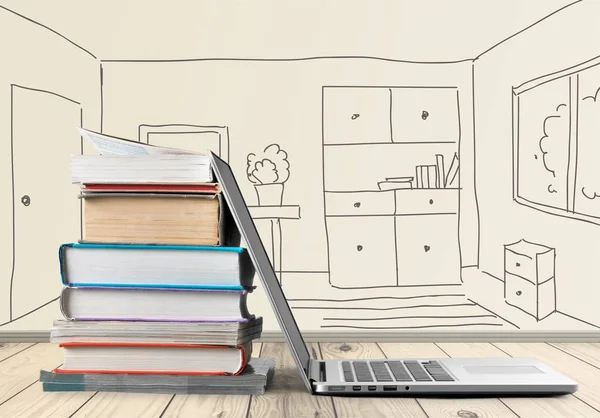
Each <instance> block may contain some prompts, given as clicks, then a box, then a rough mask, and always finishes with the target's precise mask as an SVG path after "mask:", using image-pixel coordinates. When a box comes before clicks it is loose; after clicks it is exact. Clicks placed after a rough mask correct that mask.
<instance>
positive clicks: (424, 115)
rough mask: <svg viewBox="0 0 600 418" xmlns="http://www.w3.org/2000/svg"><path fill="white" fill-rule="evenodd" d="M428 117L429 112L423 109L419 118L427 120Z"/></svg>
mask: <svg viewBox="0 0 600 418" xmlns="http://www.w3.org/2000/svg"><path fill="white" fill-rule="evenodd" d="M428 117H429V112H428V111H426V110H424V111H423V113H421V119H423V120H427V118H428Z"/></svg>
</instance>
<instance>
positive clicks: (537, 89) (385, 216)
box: [0, 0, 600, 333]
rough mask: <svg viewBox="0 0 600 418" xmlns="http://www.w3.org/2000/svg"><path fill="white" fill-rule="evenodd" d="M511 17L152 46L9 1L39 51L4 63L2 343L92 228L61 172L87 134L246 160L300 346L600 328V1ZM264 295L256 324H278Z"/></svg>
mask: <svg viewBox="0 0 600 418" xmlns="http://www.w3.org/2000/svg"><path fill="white" fill-rule="evenodd" d="M509 3H510V2H504V3H502V5H498V8H499V9H503V10H505V12H506V16H507V18H506V19H498V18H495V16H494V19H492V16H490V15H489V12H486V11H485V10H483V9H482V8H481V7H479V6H478V4H477V2H475V1H472V2H466V3H464V5H457V6H453V7H455V8H456V10H454V11H453V12H450V11H448V13H449V14H451V15H452V16H453V19H450V18H448V19H446V20H445V23H444V22H441V21H440V22H438V23H439V24H438V25H436V24H433V23H432V17H431V14H430V13H429V11H427V13H425V11H424V10H422V13H421V14H419V13H416V14H415V15H414V17H413V19H411V20H414V21H415V22H420V23H419V24H413V23H409V22H405V23H403V25H404V26H402V27H398V24H397V21H396V20H395V19H391V18H388V17H387V16H386V17H382V19H381V24H378V25H375V26H373V27H371V26H368V27H365V30H364V36H363V37H362V38H361V41H360V42H358V41H357V40H356V38H355V37H353V36H350V37H347V36H343V35H342V34H343V33H344V31H345V30H348V28H347V27H345V26H344V24H342V23H340V22H335V23H332V25H334V29H336V31H335V33H336V34H337V35H336V36H338V35H339V38H338V37H333V38H328V39H327V40H326V41H324V42H319V43H318V45H314V47H313V46H310V43H306V42H305V41H304V40H302V42H301V43H297V41H298V40H299V37H298V33H300V32H297V33H294V32H293V30H291V32H290V33H287V34H285V36H284V37H273V36H272V32H273V33H275V32H274V31H275V29H274V28H275V27H276V28H277V30H283V27H284V26H286V25H283V24H281V22H280V21H279V20H277V19H274V21H273V25H275V26H273V27H269V25H254V27H252V28H247V29H246V30H248V31H249V33H247V34H246V36H245V37H244V42H245V41H247V40H248V39H257V37H262V36H266V34H268V36H266V37H265V40H264V42H261V43H257V44H256V45H253V46H252V48H254V49H251V51H250V50H246V49H247V48H245V47H241V46H240V45H242V44H243V43H235V44H232V45H227V43H228V42H231V40H232V39H234V38H235V37H236V36H239V33H238V32H236V31H235V30H233V32H232V33H231V36H232V37H231V39H230V38H229V37H228V38H226V39H225V38H223V39H222V40H219V41H215V42H213V41H212V40H209V39H206V42H204V40H205V38H206V37H204V36H203V37H201V38H202V39H203V42H202V43H198V42H197V39H199V37H198V36H185V37H181V38H177V34H176V33H171V34H169V35H164V36H165V39H164V45H168V44H169V43H172V44H173V45H172V46H173V48H168V49H166V50H165V49H161V46H160V45H156V48H154V44H153V43H152V42H150V41H149V40H148V39H150V38H151V37H144V36H137V37H136V36H134V34H136V30H135V28H134V26H135V25H134V22H132V28H131V29H128V30H125V32H130V34H126V33H125V32H123V33H121V36H124V37H125V38H127V39H123V42H122V43H121V42H119V43H118V45H116V46H115V45H113V44H110V42H109V41H110V39H108V38H107V39H104V38H103V37H102V36H100V35H98V34H90V33H89V32H88V31H86V32H81V30H80V29H77V28H76V27H75V26H67V25H66V23H65V22H67V21H71V22H72V21H74V20H75V19H77V13H79V12H76V11H75V9H74V10H73V19H66V20H64V19H63V20H61V19H59V18H57V16H56V15H55V14H52V13H49V12H47V10H46V9H44V7H46V6H45V5H42V4H41V3H40V5H39V6H18V5H17V3H15V4H14V5H13V6H14V7H20V8H22V9H21V11H22V14H17V13H15V12H13V11H11V9H10V8H8V7H4V6H0V35H1V36H3V39H18V40H19V41H18V42H16V41H15V42H9V43H4V44H3V45H2V46H1V47H0V53H2V54H3V58H4V57H6V58H7V59H6V60H3V65H2V66H0V95H1V96H0V98H1V99H2V100H0V129H1V130H0V135H1V137H2V138H3V140H2V141H0V144H3V145H2V146H3V147H4V148H2V150H3V155H4V156H5V158H6V160H5V161H7V162H9V164H0V170H3V171H2V172H1V173H0V192H1V193H2V194H3V196H7V197H9V198H8V199H2V200H1V202H2V205H4V206H0V218H1V222H2V227H3V228H4V227H5V226H6V228H7V230H9V231H10V232H11V233H10V234H2V236H3V238H2V239H4V241H1V245H2V247H1V249H2V254H3V256H2V258H1V262H0V269H2V270H1V271H0V274H2V276H1V277H0V298H1V299H0V326H1V328H0V331H5V330H9V331H14V330H28V331H31V330H47V329H48V328H49V327H50V326H51V323H52V321H53V320H54V319H57V318H60V312H59V311H58V307H57V303H56V298H57V297H58V295H59V290H60V287H61V286H60V278H59V277H58V271H57V269H58V265H57V260H56V251H57V247H58V245H59V244H60V243H61V242H65V241H73V240H77V239H78V238H79V233H80V227H81V225H80V218H79V216H80V212H79V211H80V206H78V205H79V202H77V201H72V202H70V203H69V201H70V200H71V199H76V196H75V191H74V189H73V185H71V184H67V183H65V176H66V171H65V170H66V165H65V164H66V159H67V156H68V155H69V154H71V153H78V152H84V153H88V152H91V150H89V149H87V148H86V147H83V148H82V144H81V142H80V138H79V137H78V136H77V135H75V125H78V124H79V125H83V126H84V127H87V128H90V129H92V130H98V131H101V132H104V133H107V134H111V135H116V136H121V137H125V138H129V139H133V140H138V141H142V142H146V143H151V144H157V145H166V146H175V147H181V148H186V149H192V150H205V149H211V150H213V151H215V152H217V153H218V154H219V155H221V156H222V157H223V158H224V159H225V160H227V161H228V162H229V163H230V164H231V166H232V168H233V171H234V173H235V174H236V177H237V179H238V183H239V185H240V187H241V189H242V193H243V194H244V197H245V199H246V201H247V203H248V205H249V206H250V213H251V215H252V216H253V218H254V219H255V221H256V225H257V228H258V229H259V233H260V236H261V239H262V240H263V242H264V244H265V247H266V248H267V252H268V254H269V257H270V259H271V262H272V264H273V267H274V270H275V272H276V274H277V276H278V278H279V281H280V284H281V285H282V287H283V290H284V292H285V295H286V297H287V298H288V301H289V303H290V305H291V306H292V309H293V311H294V313H295V315H296V319H297V322H298V324H299V325H300V326H301V328H302V330H303V331H321V332H327V333H330V332H348V331H354V332H361V333H369V332H390V333H397V332H401V331H411V330H412V331H414V330H430V331H448V332H468V331H486V332H487V331H490V330H499V331H502V330H521V331H533V330H543V331H557V330H558V331H563V330H597V329H598V328H600V313H598V310H597V309H595V308H596V304H597V301H596V299H595V296H596V295H597V294H599V293H600V281H598V280H595V278H596V277H598V276H600V269H599V268H598V265H597V263H596V260H597V255H598V250H599V249H600V229H599V228H600V206H599V205H600V197H599V195H600V184H599V182H598V180H597V179H598V178H599V176H600V173H599V171H598V170H599V169H598V165H597V164H596V163H595V162H596V161H597V156H598V153H599V152H600V148H599V145H598V144H599V141H598V140H597V139H598V135H600V124H599V122H598V121H599V120H600V113H599V112H600V111H599V106H597V103H598V96H599V95H600V93H599V91H600V58H598V57H599V56H600V45H599V44H598V42H597V41H596V40H597V39H600V29H598V25H597V24H596V22H595V16H598V15H600V10H599V9H600V5H599V4H598V3H594V2H591V1H586V0H584V1H579V2H575V3H573V4H571V5H569V4H568V3H567V2H566V1H564V2H561V1H559V0H556V1H554V2H543V4H541V3H539V4H534V3H528V4H527V5H523V6H519V7H520V9H519V10H520V13H519V14H518V16H516V15H515V14H514V13H513V12H514V10H512V9H511V7H512V6H511V5H510V4H513V6H514V5H515V4H516V3H510V4H509ZM403 4H404V5H406V6H407V7H409V6H410V7H413V8H414V9H415V10H420V9H419V7H421V6H417V2H405V3H403ZM155 7H156V6H150V5H149V6H148V7H147V8H144V9H143V10H138V11H137V12H139V15H136V18H135V19H136V22H138V21H144V22H149V21H152V19H153V18H154V19H156V18H158V17H160V18H162V15H160V16H159V14H158V12H157V10H158V9H156V8H155ZM189 7H190V9H189V12H190V13H189V14H190V15H198V13H200V14H202V11H203V10H202V9H203V6H202V5H199V4H198V5H194V6H191V5H190V6H189ZM347 7H348V12H349V14H350V15H352V14H353V13H354V14H355V15H356V16H359V15H360V13H358V12H357V10H358V5H354V4H349V5H348V6H347ZM439 7H446V8H447V7H448V5H447V2H442V1H440V2H439ZM109 8H110V7H109ZM219 10H221V11H222V12H223V13H224V15H227V16H228V19H233V20H235V19H237V18H236V17H235V16H231V15H229V14H227V13H225V12H227V10H226V9H225V6H223V8H222V9H219ZM411 10H412V9H411ZM440 10H441V9H440ZM444 10H446V9H444ZM330 12H331V11H330V10H329V9H327V10H324V11H323V13H324V14H323V15H318V16H316V18H318V19H324V17H323V16H325V14H326V13H330ZM396 12H397V10H396ZM278 13H281V12H278ZM28 14H31V16H28ZM153 14H155V16H153ZM361 16H362V15H361ZM390 16H392V17H393V14H392V15H390ZM216 17H217V16H215V18H216ZM280 17H282V18H283V15H282V16H280ZM46 19H48V21H46ZM123 19H125V17H124V16H123ZM456 19H459V20H456ZM38 20H39V21H38ZM392 20H393V21H394V22H392ZM482 21H487V22H488V23H489V24H487V25H485V24H482V23H481V22H482ZM48 22H52V23H48ZM315 22H316V21H315ZM386 22H387V23H389V24H386ZM448 22H451V23H448ZM456 22H462V23H460V24H458V23H456ZM392 23H393V24H392ZM208 24H209V23H207V24H206V25H208ZM210 24H213V22H212V21H211V23H210ZM52 25H56V27H53V26H52ZM206 25H202V26H201V29H202V30H206V27H207V26H206ZM444 25H445V26H444ZM448 25H451V27H452V30H448V28H449V27H450V26H448ZM316 26H319V27H320V26H321V24H320V23H319V25H317V24H316V23H315V27H316ZM405 26H406V27H405ZM463 26H464V27H463ZM230 27H234V28H237V26H236V25H233V26H230ZM307 27H310V25H309V26H307ZM425 27H427V28H428V29H424V28H425ZM63 29H64V31H63ZM285 29H286V30H290V29H289V28H285ZM185 30H191V31H193V30H195V29H193V28H188V27H185ZM198 30H200V29H198ZM328 30H329V29H328ZM240 31H241V30H240ZM411 31H412V35H411V36H410V37H408V38H410V39H417V40H420V41H418V42H412V41H411V42H409V43H407V42H405V41H404V39H407V37H406V36H405V35H406V34H407V33H409V32H411ZM174 32H177V31H174ZM463 32H464V33H463ZM178 33H179V32H178ZM240 33H241V32H240ZM353 33H354V32H353ZM424 34H426V35H424ZM473 34H475V35H476V36H473ZM15 35H19V36H15ZM400 35H402V36H400ZM129 36H131V37H129ZM334 38H335V39H334ZM267 39H273V40H267ZM281 39H287V40H288V41H292V42H288V43H286V44H285V47H284V48H279V47H275V46H274V45H275V44H269V42H278V41H280V40H281ZM131 42H133V43H136V44H137V46H136V48H132V49H130V53H131V57H127V56H123V54H122V52H123V49H120V48H121V47H123V46H124V45H130V43H131ZM328 42H330V43H328ZM175 44H176V45H175ZM149 45H153V47H152V48H149ZM161 45H163V44H161ZM243 45H245V44H243ZM217 46H218V47H217ZM175 47H176V48H175ZM202 48H204V49H202ZM240 48H241V49H240ZM307 48H308V49H307ZM310 48H312V51H310V50H309V49H310ZM23 50H27V51H30V52H31V53H28V54H19V52H22V51H23ZM107 51H120V52H119V53H118V54H117V56H111V54H110V53H107ZM161 51H162V52H161ZM184 51H187V53H183V52H184ZM215 51H219V54H225V55H218V54H217V55H215ZM228 51H229V52H231V51H233V52H232V53H231V55H227V53H228ZM249 51H250V52H249ZM157 54H159V55H160V54H164V56H163V57H160V56H159V57H157V56H156V55H157ZM125 55H126V54H125ZM450 55H454V56H453V57H451V59H449V58H448V57H449V56H450ZM415 57H417V58H418V59H416V58H415ZM71 129H72V131H71ZM69 132H71V133H69ZM15 141H16V142H15ZM29 149H35V151H36V154H35V155H33V156H30V157H29V156H27V151H28V150H29ZM24 150H25V154H24V153H23V151H24ZM24 155H25V156H24ZM34 163H35V164H34ZM31 165H35V167H33V168H30V166H31ZM7 167H9V168H7ZM36 167H40V169H43V170H44V172H45V173H47V174H46V175H40V174H39V173H38V172H36V171H35V170H36ZM60 167H62V168H60ZM61 179H62V180H61ZM59 182H62V183H64V184H63V185H62V186H58V185H55V183H59ZM52 197H56V199H53V198H52ZM5 202H8V204H6V203H5ZM59 204H60V205H64V206H60V208H59ZM42 206H43V207H42ZM40 210H42V212H40ZM46 212H52V214H50V213H46ZM33 215H35V219H33V218H32V216H33ZM27 217H29V218H27ZM48 219H51V220H52V221H51V222H42V221H45V220H48ZM36 225H40V226H36ZM34 228H35V229H36V230H38V229H40V232H39V234H41V236H42V237H43V238H41V239H35V241H34V240H33V238H32V236H33V235H34V233H32V232H31V230H33V229H34ZM3 231H4V229H3ZM6 237H8V238H6ZM13 243H14V245H13ZM33 253H35V254H33ZM34 256H35V257H36V259H38V260H39V263H31V262H29V260H30V259H31V258H32V257H34ZM8 273H10V274H8ZM256 284H257V289H256V291H255V293H254V295H253V297H252V298H250V303H249V305H250V309H251V311H252V312H253V313H257V314H259V315H262V316H264V318H265V323H264V329H265V331H275V330H277V329H278V325H277V323H276V321H275V318H274V316H273V314H272V312H271V308H270V306H269V304H268V302H267V299H266V297H265V293H264V289H263V288H262V284H261V283H260V281H259V280H258V278H257V279H256ZM6 301H8V303H4V302H6Z"/></svg>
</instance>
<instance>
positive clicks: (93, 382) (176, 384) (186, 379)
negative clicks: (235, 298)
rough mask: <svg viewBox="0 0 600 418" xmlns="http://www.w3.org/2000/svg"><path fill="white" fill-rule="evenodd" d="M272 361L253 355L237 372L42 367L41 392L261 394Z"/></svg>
mask: <svg viewBox="0 0 600 418" xmlns="http://www.w3.org/2000/svg"><path fill="white" fill-rule="evenodd" d="M274 371H275V361H274V360H273V359H272V358H269V357H260V358H252V359H251V360H250V361H249V363H248V365H247V366H246V367H245V368H244V370H243V371H242V372H241V373H240V374H238V375H237V376H228V375H189V374H183V375H182V374H116V373H110V374H106V373H54V372H52V371H47V370H41V371H40V382H42V387H43V390H44V392H82V391H100V392H136V393H172V394H223V395H235V394H239V395H262V394H264V393H265V390H266V388H267V387H268V385H269V384H270V382H271V381H272V379H273V375H274Z"/></svg>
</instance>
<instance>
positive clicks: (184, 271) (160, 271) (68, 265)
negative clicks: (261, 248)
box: [58, 243, 255, 290]
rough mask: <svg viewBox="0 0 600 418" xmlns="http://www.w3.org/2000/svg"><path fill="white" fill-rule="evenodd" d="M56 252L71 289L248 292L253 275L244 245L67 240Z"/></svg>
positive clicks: (64, 278)
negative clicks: (166, 289)
mask: <svg viewBox="0 0 600 418" xmlns="http://www.w3.org/2000/svg"><path fill="white" fill-rule="evenodd" d="M58 256H59V262H60V274H61V279H62V282H63V284H64V285H66V286H74V287H87V286H89V287H136V288H176V289H218V290H242V289H246V290H251V288H252V286H253V279H254V274H255V268H254V265H253V263H252V260H251V259H250V256H249V254H248V251H247V250H246V249H245V248H242V247H223V246H196V245H153V244H100V243H66V244H63V245H61V246H60V248H59V252H58Z"/></svg>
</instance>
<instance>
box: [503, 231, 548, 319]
mask: <svg viewBox="0 0 600 418" xmlns="http://www.w3.org/2000/svg"><path fill="white" fill-rule="evenodd" d="M554 259H555V251H554V248H550V247H547V246H545V245H541V244H536V243H532V242H528V241H525V240H523V239H522V240H520V241H517V242H514V243H512V244H508V245H505V246H504V298H505V300H506V303H507V304H509V305H511V306H514V307H516V308H519V309H520V310H522V311H524V312H526V313H528V314H529V315H531V316H533V317H534V318H536V319H537V320H538V321H539V320H541V319H544V318H546V317H547V316H548V315H550V314H551V313H553V312H555V311H556V281H555V277H554Z"/></svg>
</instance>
